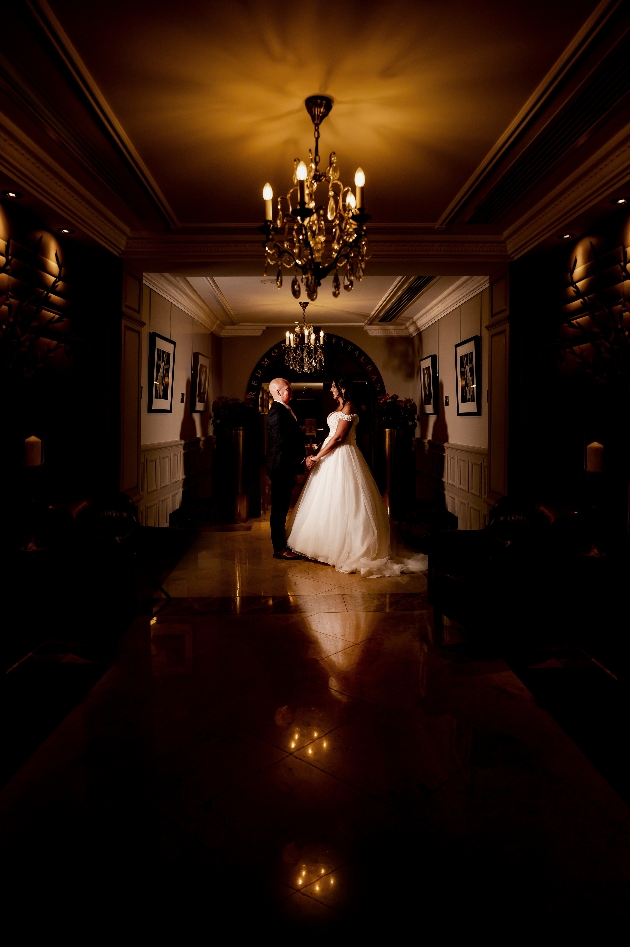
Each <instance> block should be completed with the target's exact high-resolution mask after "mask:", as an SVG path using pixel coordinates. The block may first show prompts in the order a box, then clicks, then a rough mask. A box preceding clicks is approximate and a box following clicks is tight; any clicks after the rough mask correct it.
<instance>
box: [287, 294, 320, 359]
mask: <svg viewBox="0 0 630 947" xmlns="http://www.w3.org/2000/svg"><path fill="white" fill-rule="evenodd" d="M300 306H301V307H302V325H300V323H299V322H296V323H295V329H294V331H293V332H287V336H286V339H287V340H286V344H285V348H284V361H285V364H286V365H288V366H289V368H292V369H293V370H294V371H296V372H300V373H305V374H307V375H308V374H310V372H321V370H322V368H323V367H324V339H325V338H326V336H325V335H324V330H323V329H321V330H320V332H319V335H317V334H316V332H315V330H314V329H313V326H312V325H309V324H308V323H307V321H306V307H307V306H308V303H300Z"/></svg>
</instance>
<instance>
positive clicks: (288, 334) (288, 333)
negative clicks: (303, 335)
mask: <svg viewBox="0 0 630 947" xmlns="http://www.w3.org/2000/svg"><path fill="white" fill-rule="evenodd" d="M290 335H291V333H290V332H289V331H288V329H287V345H288V344H289V336H290Z"/></svg>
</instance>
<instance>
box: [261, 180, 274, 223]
mask: <svg viewBox="0 0 630 947" xmlns="http://www.w3.org/2000/svg"><path fill="white" fill-rule="evenodd" d="M263 200H264V202H265V220H273V210H272V208H271V202H272V200H273V188H272V187H271V184H265V186H264V188H263Z"/></svg>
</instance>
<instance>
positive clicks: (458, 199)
mask: <svg viewBox="0 0 630 947" xmlns="http://www.w3.org/2000/svg"><path fill="white" fill-rule="evenodd" d="M623 3H624V0H602V2H601V3H599V5H598V6H597V7H596V8H595V10H594V11H593V13H592V14H591V15H590V17H589V18H588V19H587V20H586V22H585V23H584V24H583V25H582V27H581V28H580V30H579V31H578V32H577V34H576V35H575V37H574V38H573V40H572V41H571V42H570V43H569V45H568V46H567V47H566V49H565V50H564V51H563V53H562V55H561V56H560V57H559V59H557V60H556V62H555V63H554V65H553V66H552V67H551V69H550V70H549V72H548V73H547V75H546V76H545V77H544V79H543V80H542V82H541V83H540V85H539V86H538V87H537V88H536V89H535V90H534V92H533V93H532V95H531V96H530V97H529V99H528V100H527V102H526V103H525V105H524V106H523V108H522V109H521V110H520V112H519V113H518V115H517V116H516V117H515V118H514V120H513V121H512V122H511V123H510V125H509V126H508V127H507V129H506V130H505V132H504V133H503V134H502V135H501V137H500V138H499V139H498V141H497V142H496V143H495V144H494V146H493V147H492V148H491V150H490V151H489V152H488V154H487V155H486V157H485V158H484V159H483V161H482V162H481V164H480V165H479V166H478V167H477V168H476V169H475V171H474V172H473V174H472V175H471V177H470V178H469V179H468V181H467V182H466V183H465V184H464V186H463V187H462V189H461V190H460V191H459V193H458V194H457V195H456V196H455V197H454V198H453V200H452V201H451V203H450V204H449V205H448V207H447V208H446V210H445V211H444V213H443V214H442V216H441V217H440V219H439V220H438V222H437V224H436V227H438V228H441V227H446V226H447V224H449V223H450V222H452V221H453V220H454V219H455V218H456V217H457V216H458V214H460V212H462V211H463V210H464V208H465V207H466V205H467V204H468V202H469V201H470V200H471V199H472V198H473V196H474V195H475V193H476V192H478V191H479V190H480V189H481V188H482V187H483V185H484V184H485V183H486V182H487V181H488V180H489V178H490V177H491V175H492V174H493V173H494V172H495V170H496V169H497V167H498V166H499V164H500V162H501V161H502V160H503V159H504V158H506V157H507V156H508V154H509V152H510V150H511V149H513V148H514V147H515V146H516V145H517V144H518V143H519V142H521V141H522V139H523V137H524V135H525V133H526V131H527V130H529V129H531V128H532V126H533V125H534V124H535V123H536V122H537V121H539V120H540V119H541V118H542V116H543V115H544V112H545V110H546V109H547V108H548V107H549V104H550V102H551V101H552V99H553V97H554V96H555V95H556V94H557V93H558V90H559V87H560V85H561V84H562V83H563V82H564V81H565V79H566V78H567V76H568V75H569V73H570V72H571V71H572V70H573V69H574V68H575V67H576V65H577V63H578V61H579V60H580V59H582V58H583V57H584V54H585V53H586V52H587V51H590V49H592V48H594V47H595V46H596V44H597V43H598V42H599V40H600V36H601V33H602V30H603V28H604V27H605V26H606V24H607V22H608V21H609V20H610V18H611V16H612V15H613V14H614V13H615V11H616V10H618V9H619V8H620V7H622V5H623Z"/></svg>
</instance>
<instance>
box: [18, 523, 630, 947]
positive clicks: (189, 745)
mask: <svg viewBox="0 0 630 947" xmlns="http://www.w3.org/2000/svg"><path fill="white" fill-rule="evenodd" d="M251 525H252V529H251V531H230V532H219V531H212V532H205V533H202V534H201V535H200V537H199V538H198V539H197V540H196V542H195V543H194V544H193V546H192V547H191V548H190V549H189V550H188V551H187V552H186V554H185V555H184V556H183V557H182V559H181V560H180V562H179V563H178V564H177V566H176V568H175V569H174V570H173V572H172V573H171V575H170V576H169V577H168V579H167V580H166V583H165V588H167V589H168V591H169V593H170V594H171V595H172V596H173V600H172V601H171V602H170V603H169V604H167V605H166V606H165V607H164V608H162V610H161V611H160V613H159V614H158V615H157V616H156V617H155V619H154V621H152V622H150V620H149V617H148V616H146V617H141V618H139V619H137V620H136V622H134V624H133V625H132V626H131V627H130V628H129V630H128V632H127V633H126V635H125V637H124V639H123V640H122V641H121V643H120V648H119V652H118V657H117V660H116V661H115V662H114V664H113V665H112V667H111V668H110V670H109V671H108V672H107V673H106V674H105V675H104V676H103V678H102V679H101V680H100V681H99V682H98V683H97V684H96V685H95V687H94V688H93V689H92V691H91V692H90V693H89V694H88V696H87V698H86V699H85V700H84V701H83V703H82V704H80V705H79V706H78V707H76V708H75V710H74V711H73V712H72V713H71V714H70V715H69V716H68V717H67V718H66V719H65V720H64V721H63V722H62V723H61V725H60V726H59V727H58V728H57V730H56V731H55V732H54V733H52V734H51V736H50V737H49V739H48V740H47V741H46V742H45V743H44V744H43V745H42V746H41V747H40V749H39V750H38V751H37V752H36V753H35V754H34V755H33V757H32V758H31V759H30V760H29V761H28V762H27V763H26V764H25V765H24V766H23V767H22V769H21V770H20V771H19V772H18V773H17V774H16V776H15V777H14V778H13V780H12V781H11V782H10V783H9V784H8V785H6V786H5V787H4V789H2V790H1V791H0V841H1V843H2V847H3V858H4V860H5V862H6V863H7V864H10V865H11V866H12V872H11V883H12V884H13V886H14V887H15V888H16V890H19V891H28V893H29V896H31V897H32V896H33V891H35V892H36V893H37V892H39V891H40V890H44V889H46V890H48V889H50V887H51V885H52V884H53V881H54V879H57V878H59V879H62V881H63V887H64V892H65V894H64V897H65V898H66V901H67V898H68V891H71V892H72V897H73V898H74V901H73V903H77V901H78V900H79V899H78V898H77V897H76V894H77V892H79V891H83V893H84V895H85V890H86V889H89V891H90V892H107V899H108V900H107V904H108V905H109V906H111V905H115V904H118V903H119V902H120V903H122V900H121V898H122V892H124V891H127V890H128V891H133V892H134V896H135V901H134V904H135V907H133V905H132V909H131V910H132V912H133V911H134V910H135V911H136V912H137V914H139V915H143V916H144V914H146V905H147V904H152V905H154V906H155V916H156V917H160V918H161V917H162V916H165V915H166V913H168V912H169V911H170V912H171V913H172V915H173V916H174V917H175V918H176V922H177V924H179V927H176V929H177V930H179V931H180V936H181V930H182V929H183V928H182V926H181V925H182V923H184V922H183V921H182V918H187V919H188V918H191V917H192V916H193V914H194V912H198V914H199V915H200V916H203V918H204V921H203V923H205V924H208V920H207V919H208V918H211V920H212V923H215V922H217V920H221V922H223V923H224V925H225V923H229V924H230V925H231V927H230V929H231V930H232V929H234V930H237V929H238V925H246V924H247V923H250V922H251V925H252V927H253V928H254V929H257V930H258V932H259V933H260V930H261V929H264V930H265V931H266V932H267V933H269V932H273V936H276V932H277V936H279V937H280V938H281V942H282V937H283V935H284V934H285V933H286V932H291V933H295V934H297V935H299V936H300V938H301V939H304V937H305V935H309V934H310V933H311V932H314V933H315V934H317V933H318V932H321V933H323V934H326V933H329V932H330V933H334V934H336V935H341V934H343V935H344V936H347V935H349V936H351V937H352V936H353V937H354V938H355V939H361V940H362V941H363V940H365V941H366V942H370V940H369V938H370V937H371V938H372V939H373V940H374V939H375V938H376V937H377V934H378V937H379V939H387V941H388V942H389V941H393V942H394V943H398V942H399V941H400V942H402V941H403V940H404V939H405V937H406V936H407V932H408V931H409V930H410V929H414V930H417V931H419V932H420V933H419V934H418V936H421V935H422V936H425V934H426V931H427V930H431V931H435V930H437V929H438V928H439V929H440V930H444V931H445V932H446V933H445V934H444V936H445V937H447V936H448V935H449V932H450V933H451V934H452V933H453V931H454V930H455V928H456V927H457V926H458V925H459V926H460V927H461V928H462V929H463V931H464V933H466V932H467V933H468V935H470V934H471V933H474V932H475V931H476V930H479V929H483V930H486V929H488V926H489V925H490V928H492V929H496V930H497V931H500V932H501V933H502V936H504V934H505V931H506V930H508V931H514V930H517V929H520V928H521V927H522V926H523V925H524V924H525V923H526V921H527V920H531V921H532V923H534V922H535V923H536V924H538V925H539V927H538V929H539V931H540V930H545V931H550V930H555V929H556V927H557V928H558V929H559V930H560V931H563V930H568V929H569V928H571V930H575V933H576V936H579V933H580V930H586V929H588V927H589V924H590V925H591V926H593V925H594V928H595V929H597V927H598V925H599V929H603V927H602V925H605V924H606V923H608V922H609V921H610V919H611V918H627V916H628V913H630V912H629V911H628V904H629V902H630V856H629V854H628V853H629V851H630V836H629V832H630V828H629V826H630V811H629V810H628V807H627V806H626V805H625V804H624V803H623V802H622V800H621V799H620V798H619V797H618V796H617V795H616V794H615V793H614V792H613V791H612V790H611V788H610V786H608V784H607V783H606V782H605V781H604V780H603V779H602V777H601V776H600V775H599V773H598V772H597V771H596V770H595V769H594V768H593V767H592V766H591V765H590V763H589V762H588V761H587V760H586V759H585V757H584V756H583V755H582V753H581V752H580V751H579V750H578V749H577V747H576V746H575V745H574V744H573V743H572V742H571V740H570V739H569V738H568V737H567V735H566V734H565V733H564V732H563V731H562V730H561V729H560V727H559V726H557V724H556V723H555V722H554V721H553V720H552V718H551V717H550V716H549V715H548V714H547V713H546V712H545V711H544V710H543V709H542V708H541V707H539V706H538V705H537V703H536V701H535V700H534V699H533V697H532V695H531V694H530V692H529V691H528V690H527V688H526V687H525V686H524V685H523V684H522V683H521V681H520V680H519V679H518V678H517V677H516V676H515V675H514V674H513V673H512V671H511V670H510V669H509V667H508V666H507V665H506V664H505V663H504V662H503V661H502V660H501V659H499V658H496V659H495V658H492V659H489V658H480V657H479V656H475V655H474V653H473V652H472V651H471V650H470V648H468V646H467V645H466V644H465V643H462V638H461V636H460V635H459V633H458V631H457V629H455V630H453V629H451V628H450V626H448V628H447V633H445V634H444V636H443V638H442V640H441V644H436V643H434V636H433V627H432V621H431V614H430V610H429V606H428V603H427V598H426V577H425V576H424V575H409V576H400V577H395V578H387V579H374V580H372V579H362V578H361V577H360V576H356V575H342V574H340V573H337V572H336V571H335V570H334V569H332V568H330V567H327V566H323V565H321V564H317V563H312V562H307V561H300V562H296V563H284V562H279V561H278V560H274V559H272V557H271V547H270V542H269V527H268V523H267V522H265V521H264V520H260V521H254V522H252V524H251ZM449 629H450V630H449ZM111 865H116V866H117V870H116V872H115V873H112V870H111V867H110V866H111ZM123 879H124V882H123ZM144 881H146V885H145V888H143V887H142V884H143V882H144ZM7 891H8V889H7ZM103 897H105V895H103ZM66 901H64V903H66ZM100 910H101V911H102V910H103V908H102V907H101V908H100ZM504 915H505V916H506V917H507V918H508V923H509V924H512V927H510V928H506V927H505V920H504ZM577 918H579V923H578V921H577V920H575V919H577ZM235 925H236V926H235ZM263 925H264V927H263ZM440 925H441V926H440ZM540 925H544V927H541V926H540ZM563 925H564V926H563ZM571 925H573V927H571ZM195 930H198V926H197V927H196V928H195ZM269 936H271V933H269ZM510 936H512V934H510ZM285 939H286V937H285ZM307 942H308V938H307Z"/></svg>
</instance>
